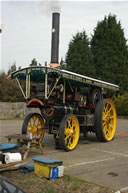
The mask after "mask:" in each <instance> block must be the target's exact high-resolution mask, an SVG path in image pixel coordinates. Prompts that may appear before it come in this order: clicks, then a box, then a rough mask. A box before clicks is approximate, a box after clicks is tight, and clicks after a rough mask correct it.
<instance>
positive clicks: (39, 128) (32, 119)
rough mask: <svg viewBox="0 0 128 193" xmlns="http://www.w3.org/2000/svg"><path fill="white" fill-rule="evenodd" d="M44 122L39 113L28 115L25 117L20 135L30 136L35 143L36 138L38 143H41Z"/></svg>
mask: <svg viewBox="0 0 128 193" xmlns="http://www.w3.org/2000/svg"><path fill="white" fill-rule="evenodd" d="M43 128H44V120H43V118H42V116H41V115H40V114H39V113H30V114H28V115H27V116H26V118H25V119H24V122H23V126H22V134H27V133H29V134H31V135H32V137H33V138H35V140H33V142H34V141H35V142H36V137H37V138H38V139H39V140H38V141H40V142H42V140H43V137H44V131H43Z"/></svg>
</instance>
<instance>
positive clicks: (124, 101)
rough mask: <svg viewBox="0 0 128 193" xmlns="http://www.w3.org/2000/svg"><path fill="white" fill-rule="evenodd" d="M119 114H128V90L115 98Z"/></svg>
mask: <svg viewBox="0 0 128 193" xmlns="http://www.w3.org/2000/svg"><path fill="white" fill-rule="evenodd" d="M114 102H115V105H116V110H117V115H121V116H128V92H127V93H125V94H123V95H118V97H115V99H114Z"/></svg>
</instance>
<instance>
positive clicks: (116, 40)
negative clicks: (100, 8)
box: [91, 14, 128, 91]
mask: <svg viewBox="0 0 128 193" xmlns="http://www.w3.org/2000/svg"><path fill="white" fill-rule="evenodd" d="M91 50H92V53H93V56H94V63H95V67H96V74H97V78H99V79H102V80H105V81H108V82H112V83H115V84H118V85H119V86H120V90H121V91H124V90H126V89H127V90H128V47H127V45H126V39H125V37H124V30H123V29H122V27H121V23H120V21H119V22H117V18H116V16H115V15H111V14H109V15H108V17H107V16H105V17H104V20H102V21H100V22H98V24H97V26H96V28H95V29H94V35H92V40H91Z"/></svg>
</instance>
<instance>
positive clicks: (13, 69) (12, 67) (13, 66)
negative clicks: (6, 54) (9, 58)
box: [8, 62, 16, 75]
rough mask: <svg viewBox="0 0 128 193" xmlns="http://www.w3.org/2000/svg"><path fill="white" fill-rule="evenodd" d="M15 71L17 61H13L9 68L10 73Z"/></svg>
mask: <svg viewBox="0 0 128 193" xmlns="http://www.w3.org/2000/svg"><path fill="white" fill-rule="evenodd" d="M14 71H16V62H13V64H12V65H11V67H10V68H9V70H8V75H9V74H11V72H14Z"/></svg>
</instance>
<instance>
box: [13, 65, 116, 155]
mask: <svg viewBox="0 0 128 193" xmlns="http://www.w3.org/2000/svg"><path fill="white" fill-rule="evenodd" d="M11 76H12V78H13V79H16V80H17V82H18V84H19V87H20V89H21V91H22V93H23V95H24V97H25V99H26V102H27V107H28V108H31V107H34V108H39V109H40V113H30V114H29V115H27V117H26V118H25V120H24V123H23V127H22V133H23V134H26V133H32V135H33V136H38V137H39V138H40V142H42V140H43V137H44V133H45V132H47V133H49V134H54V137H55V140H56V143H57V144H59V145H60V146H61V147H62V148H63V149H65V150H66V151H70V150H73V149H74V148H75V147H76V146H77V144H78V141H79V135H80V132H83V133H84V134H85V135H86V133H88V132H93V133H95V134H96V136H97V138H98V139H99V140H100V141H104V142H107V141H111V140H112V139H113V138H114V135H115V131H116V110H115V106H114V104H113V102H112V100H111V99H109V98H108V96H107V95H105V94H104V90H105V89H110V90H115V91H117V90H118V89H119V88H118V86H117V85H113V84H110V83H107V82H103V81H100V80H96V79H92V78H89V77H86V76H83V75H79V74H76V73H72V72H69V71H65V70H60V69H57V68H51V67H28V68H24V69H21V70H19V71H16V72H14V73H12V74H11ZM20 80H21V81H23V80H25V81H26V91H25V92H24V91H23V89H22V87H21V84H20Z"/></svg>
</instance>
